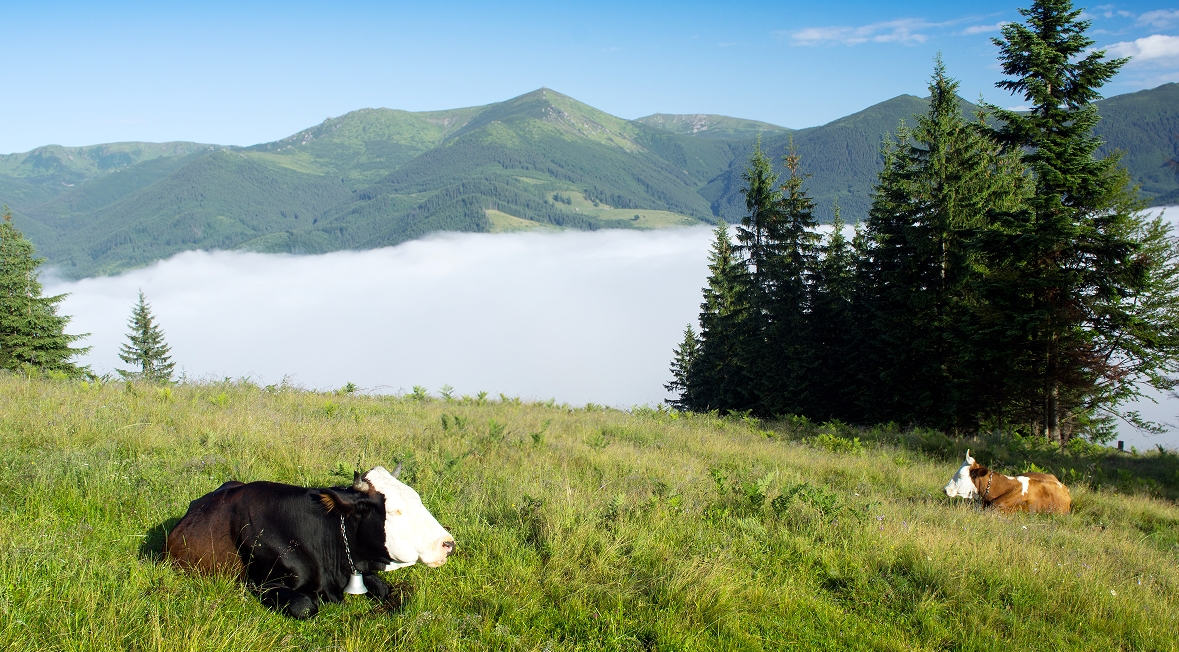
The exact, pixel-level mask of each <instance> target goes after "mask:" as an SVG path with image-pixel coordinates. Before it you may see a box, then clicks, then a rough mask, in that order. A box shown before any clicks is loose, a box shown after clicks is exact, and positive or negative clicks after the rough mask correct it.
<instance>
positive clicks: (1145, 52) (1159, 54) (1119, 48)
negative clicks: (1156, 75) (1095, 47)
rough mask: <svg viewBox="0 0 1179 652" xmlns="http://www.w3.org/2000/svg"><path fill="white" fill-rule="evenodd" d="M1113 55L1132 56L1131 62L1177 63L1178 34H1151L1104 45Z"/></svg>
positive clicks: (1178, 55) (1178, 52) (1178, 51)
mask: <svg viewBox="0 0 1179 652" xmlns="http://www.w3.org/2000/svg"><path fill="white" fill-rule="evenodd" d="M1105 51H1106V53H1108V54H1109V55H1110V56H1113V57H1133V60H1132V61H1131V62H1130V63H1131V64H1162V65H1169V64H1179V36H1168V35H1166V34H1152V35H1151V36H1144V37H1142V38H1140V39H1135V40H1133V41H1122V42H1120V43H1114V44H1113V45H1109V46H1106V47H1105Z"/></svg>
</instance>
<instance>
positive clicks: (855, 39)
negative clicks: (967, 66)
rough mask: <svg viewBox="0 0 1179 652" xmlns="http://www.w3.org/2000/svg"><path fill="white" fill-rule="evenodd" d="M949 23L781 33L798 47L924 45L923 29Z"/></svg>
mask: <svg viewBox="0 0 1179 652" xmlns="http://www.w3.org/2000/svg"><path fill="white" fill-rule="evenodd" d="M946 24H947V23H930V22H928V21H925V20H922V19H918V18H904V19H900V20H890V21H887V22H882V23H873V24H871V25H863V26H861V27H846V26H844V27H807V28H805V29H800V30H797V31H794V32H780V34H783V35H785V36H789V37H790V38H791V39H792V40H793V42H794V45H833V44H837V43H842V44H844V45H858V44H860V43H869V42H872V43H904V44H913V43H924V42H925V41H926V40H927V39H928V38H929V36H928V35H927V34H924V33H922V32H921V31H920V30H926V29H929V28H931V27H942V26H945V25H946Z"/></svg>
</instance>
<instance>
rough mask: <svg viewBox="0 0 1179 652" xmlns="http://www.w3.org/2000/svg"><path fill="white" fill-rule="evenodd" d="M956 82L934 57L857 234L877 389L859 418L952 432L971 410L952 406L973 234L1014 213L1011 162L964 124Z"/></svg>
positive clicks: (1016, 194)
mask: <svg viewBox="0 0 1179 652" xmlns="http://www.w3.org/2000/svg"><path fill="white" fill-rule="evenodd" d="M957 88H958V83H957V82H956V81H954V80H953V79H951V78H950V77H948V76H947V75H946V71H945V67H944V65H943V64H942V62H941V59H940V56H939V57H938V59H937V61H936V65H935V69H934V74H933V78H932V79H931V81H930V86H929V90H930V105H929V111H928V113H927V114H926V115H923V116H919V117H918V119H917V126H916V128H914V129H908V128H906V127H905V126H904V125H902V126H901V128H900V129H899V131H898V136H897V138H896V140H891V141H889V142H887V143H886V146H885V152H884V155H885V166H884V170H883V171H882V172H881V174H880V180H879V182H878V184H877V187H876V190H875V193H874V195H873V202H872V208H871V211H870V213H869V219H868V224H867V233H868V238H869V242H870V247H869V256H870V258H871V262H870V266H871V271H870V279H868V280H869V282H870V283H871V286H872V296H871V298H870V302H871V306H872V307H871V313H872V315H871V328H872V330H873V333H872V335H871V336H870V338H869V339H870V341H871V343H872V351H871V355H870V356H869V359H871V360H872V362H873V363H874V364H875V365H876V366H877V367H878V370H879V374H880V380H881V381H883V382H881V383H880V386H879V390H877V392H875V393H873V394H872V395H871V399H872V400H871V402H872V403H873V405H871V406H869V415H870V416H871V417H873V418H874V419H876V420H880V421H898V422H901V423H921V424H924V425H931V426H936V427H943V428H948V427H954V426H957V425H965V424H962V423H961V422H962V421H964V420H965V421H969V420H970V419H971V418H972V417H971V416H970V414H971V413H972V411H973V409H974V407H973V406H968V405H967V404H960V403H959V401H958V399H959V398H961V397H962V395H963V392H962V389H963V383H964V378H963V373H962V368H963V367H964V366H965V367H969V366H970V365H971V364H972V363H971V362H970V361H968V360H964V359H963V353H964V351H966V350H967V349H965V348H964V346H963V342H962V341H960V340H961V339H962V337H964V336H963V335H962V334H961V333H960V332H959V327H960V326H961V325H963V323H964V322H965V320H966V319H967V317H966V314H967V311H968V310H969V305H970V304H971V299H970V294H971V291H972V290H971V288H972V285H971V283H972V282H973V280H975V277H974V274H975V272H976V271H977V269H978V265H977V262H976V261H974V260H973V259H972V256H973V255H974V254H972V245H971V243H972V240H973V234H974V233H976V232H977V231H978V230H979V229H981V228H983V227H985V226H986V224H988V219H989V218H988V215H989V214H990V213H991V212H993V211H996V210H1003V209H1014V208H1017V207H1018V206H1020V200H1021V197H1022V194H1021V193H1022V192H1023V188H1024V185H1025V184H1024V182H1023V181H1022V176H1021V174H1020V172H1021V169H1020V167H1019V165H1018V161H1017V160H1015V159H1014V158H1012V157H1007V158H1004V157H1003V156H1001V155H1000V153H999V151H998V149H999V148H998V146H997V145H995V144H994V143H992V142H991V141H990V140H989V139H988V137H987V134H986V132H985V130H984V128H983V124H984V119H985V116H983V115H980V116H979V121H978V122H977V123H973V124H972V123H969V122H967V121H966V120H965V119H964V118H963V116H962V114H961V109H960V105H959V99H958V96H957Z"/></svg>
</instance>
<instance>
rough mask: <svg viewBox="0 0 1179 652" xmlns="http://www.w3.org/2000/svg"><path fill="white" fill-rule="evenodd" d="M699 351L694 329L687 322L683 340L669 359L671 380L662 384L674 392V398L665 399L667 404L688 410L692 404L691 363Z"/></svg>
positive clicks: (698, 342) (698, 340)
mask: <svg viewBox="0 0 1179 652" xmlns="http://www.w3.org/2000/svg"><path fill="white" fill-rule="evenodd" d="M699 353H700V339H699V338H698V337H697V336H696V331H695V330H694V329H693V328H692V325H691V324H688V325H687V327H685V328H684V340H683V341H682V342H680V344H679V346H677V347H676V349H675V357H673V358H672V359H671V380H670V381H669V382H666V383H664V384H663V388H664V389H666V390H667V391H669V392H673V393H675V394H676V397H675V398H672V399H667V403H668V405H670V406H672V407H674V408H675V409H677V410H690V409H692V406H693V401H692V397H691V395H690V394H689V391H690V389H691V387H692V385H691V378H692V363H693V362H694V361H695V360H696V357H697V356H698V355H699Z"/></svg>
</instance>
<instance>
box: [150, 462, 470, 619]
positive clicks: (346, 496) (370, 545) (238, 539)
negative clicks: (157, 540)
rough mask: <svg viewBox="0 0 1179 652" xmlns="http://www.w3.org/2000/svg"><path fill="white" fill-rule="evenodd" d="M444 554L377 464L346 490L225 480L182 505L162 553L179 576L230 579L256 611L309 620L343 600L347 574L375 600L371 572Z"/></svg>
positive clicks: (378, 582) (450, 548)
mask: <svg viewBox="0 0 1179 652" xmlns="http://www.w3.org/2000/svg"><path fill="white" fill-rule="evenodd" d="M398 470H400V467H398ZM454 546H455V543H454V538H453V537H451V536H450V533H448V532H447V531H446V530H445V529H444V528H443V527H442V526H441V525H439V524H438V521H437V520H435V519H434V517H433V515H431V514H430V512H429V511H427V510H426V508H425V506H423V505H422V499H421V498H420V497H419V496H418V494H417V492H416V491H414V490H413V489H411V488H410V487H408V486H407V485H405V484H403V483H402V482H401V481H399V480H398V479H397V477H396V472H394V473H389V472H388V471H387V470H385V469H384V468H383V467H379V466H378V467H376V468H374V469H372V470H371V471H369V472H368V473H365V474H364V475H361V474H360V473H359V472H357V473H356V475H355V478H354V480H353V483H352V486H351V487H332V488H326V489H324V488H308V487H296V486H292V485H286V484H279V483H276V482H251V483H248V484H243V483H241V482H226V483H225V484H223V485H221V486H220V487H218V488H217V489H216V490H215V491H213V492H212V493H209V494H206V495H205V496H202V497H200V498H198V499H196V500H194V501H192V503H191V504H190V505H189V507H188V512H187V513H186V514H185V515H184V518H182V519H181V520H180V522H179V523H177V524H176V527H175V528H173V530H172V532H171V533H169V535H168V542H167V547H166V554H167V555H168V557H169V558H171V559H172V560H173V561H174V562H175V563H176V564H177V565H179V566H180V567H182V568H186V569H191V570H195V571H198V572H204V573H215V572H228V573H231V574H233V575H236V576H238V577H240V578H242V579H243V580H245V581H246V582H247V583H248V584H249V585H250V586H251V587H252V588H254V589H255V590H256V591H258V593H259V596H260V598H261V600H262V603H263V604H265V605H266V606H268V607H270V608H272V609H276V610H278V611H281V612H284V613H286V614H289V615H291V616H293V617H295V618H310V617H311V616H314V615H315V614H316V612H318V611H319V603H320V602H323V601H327V602H340V601H341V600H343V599H344V589H345V587H346V586H347V584H348V581H349V579H350V578H351V576H352V574H353V572H356V573H359V574H360V575H361V576H362V577H363V582H364V585H365V588H367V589H368V592H369V593H371V594H372V595H373V596H374V597H376V598H378V599H383V598H385V597H386V596H388V594H389V591H390V589H389V585H388V584H386V583H385V581H384V580H382V579H381V578H380V577H379V576H378V575H377V574H376V572H377V571H385V570H393V569H395V568H402V567H405V566H412V565H413V564H416V563H419V562H420V563H423V564H425V565H427V566H430V567H438V566H441V565H442V564H444V563H446V558H447V557H448V556H449V555H450V554H451V553H452V552H454ZM349 557H351V559H349Z"/></svg>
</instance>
